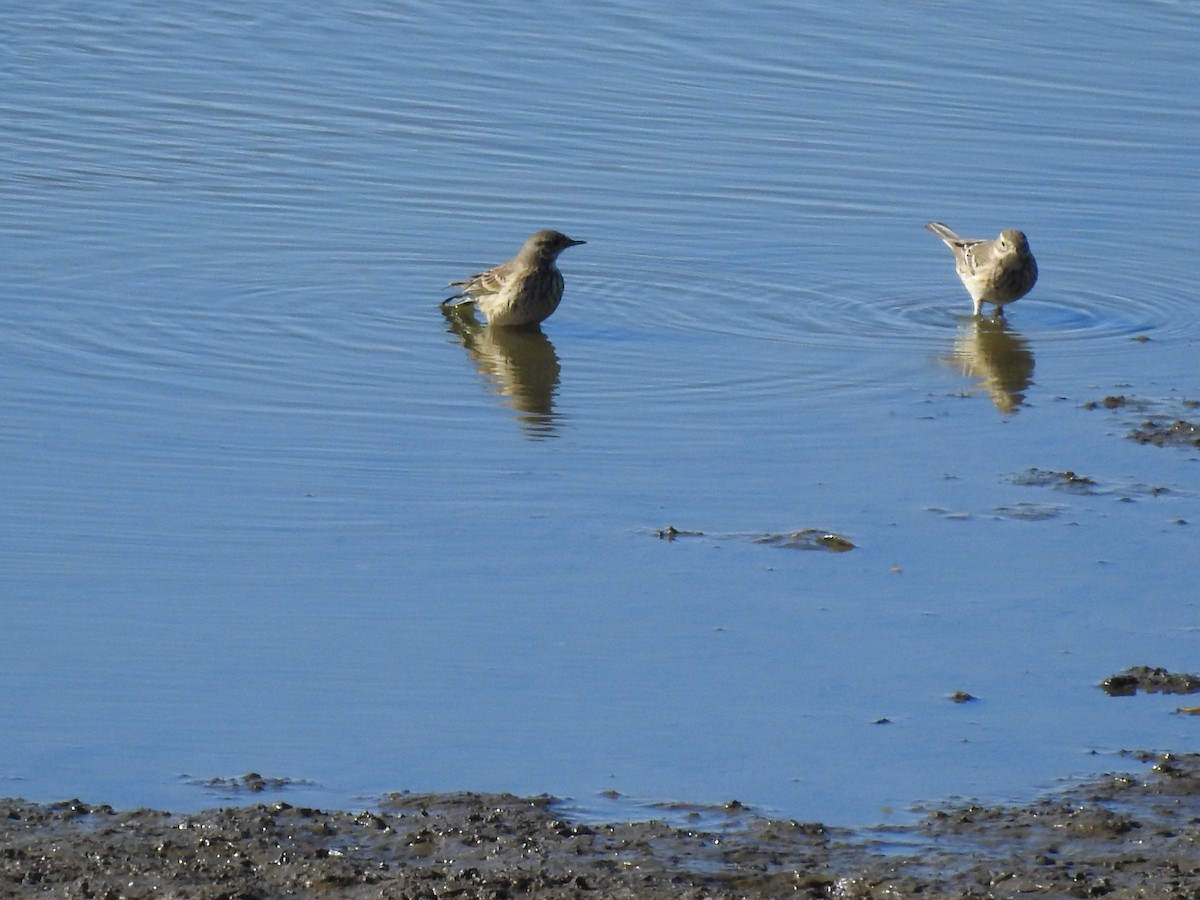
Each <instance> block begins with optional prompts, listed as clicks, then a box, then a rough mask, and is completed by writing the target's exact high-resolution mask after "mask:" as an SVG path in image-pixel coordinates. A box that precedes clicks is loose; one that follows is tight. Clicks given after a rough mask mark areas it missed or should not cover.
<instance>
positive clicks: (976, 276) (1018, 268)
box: [925, 222, 1038, 316]
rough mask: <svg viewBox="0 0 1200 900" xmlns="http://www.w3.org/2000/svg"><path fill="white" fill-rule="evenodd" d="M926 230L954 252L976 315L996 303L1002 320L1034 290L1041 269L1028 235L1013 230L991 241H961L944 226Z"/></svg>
mask: <svg viewBox="0 0 1200 900" xmlns="http://www.w3.org/2000/svg"><path fill="white" fill-rule="evenodd" d="M925 227H926V228H928V229H929V230H930V231H932V232H933V233H934V234H936V235H937V236H938V237H940V238H941V239H942V240H943V241H945V242H946V246H947V247H949V248H950V249H951V250H953V251H954V267H955V269H957V270H958V277H959V278H961V279H962V283H963V284H964V285H966V288H967V291H968V292H969V293H970V294H971V300H972V301H974V303H975V315H979V312H980V310H981V309H982V308H983V304H984V303H994V304H995V305H996V315H998V316H1002V315H1004V306H1005V304H1008V303H1012V302H1013V301H1014V300H1020V299H1021V298H1022V297H1024V296H1025V295H1026V294H1028V293H1029V292H1030V291H1031V290H1033V286H1034V284H1035V283H1036V282H1037V277H1038V269H1037V263H1036V262H1035V261H1034V259H1033V254H1032V253H1031V252H1030V251H1029V241H1028V240H1026V239H1025V234H1024V232H1021V231H1017V230H1016V229H1013V228H1010V229H1008V230H1007V231H1002V232H1000V236H999V237H998V238H996V239H995V240H994V241H991V240H983V239H978V238H961V237H959V236H958V235H957V234H955V233H954V232H953V231H951V230H950V229H949V228H948V227H947V226H945V225H943V224H942V223H941V222H930V223H929V224H928V225H926V226H925Z"/></svg>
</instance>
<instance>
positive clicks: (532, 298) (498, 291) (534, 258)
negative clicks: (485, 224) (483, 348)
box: [442, 230, 587, 326]
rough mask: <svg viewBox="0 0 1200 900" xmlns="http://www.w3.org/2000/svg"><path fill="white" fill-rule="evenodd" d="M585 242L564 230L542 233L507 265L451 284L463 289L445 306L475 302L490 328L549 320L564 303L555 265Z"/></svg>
mask: <svg viewBox="0 0 1200 900" xmlns="http://www.w3.org/2000/svg"><path fill="white" fill-rule="evenodd" d="M584 243H587V242H586V241H577V240H574V239H573V238H569V237H567V236H566V235H565V234H563V233H562V232H561V231H550V230H546V231H539V232H538V233H537V234H534V235H532V236H531V237H530V238H529V240H527V241H526V242H525V245H524V246H523V247H522V248H521V252H520V253H518V254H517V255H516V256H514V257H513V258H512V259H510V260H509V261H508V262H503V263H500V265H498V266H495V267H494V268H491V269H488V270H487V271H486V272H480V273H479V274H478V275H472V276H470V277H469V278H465V279H463V280H462V281H452V282H450V287H456V288H460V290H459V292H458V293H457V294H454V295H453V296H451V297H447V298H446V299H445V300H443V301H442V304H443V305H444V306H458V305H459V304H462V303H474V304H475V305H476V306H477V307H479V310H480V311H481V312H482V313H483V314H484V316H485V317H486V318H487V321H488V324H489V325H504V326H520V325H536V324H538V323H539V322H542V321H544V320H545V319H547V318H549V316H550V315H551V313H553V312H554V311H555V310H556V309H558V304H559V303H560V302H561V301H562V295H563V277H562V272H560V271H558V266H557V265H556V264H555V262H556V260H557V259H558V255H559V254H560V253H562V252H563V251H564V250H566V249H567V248H568V247H576V246H578V245H580V244H584Z"/></svg>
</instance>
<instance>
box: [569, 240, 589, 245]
mask: <svg viewBox="0 0 1200 900" xmlns="http://www.w3.org/2000/svg"><path fill="white" fill-rule="evenodd" d="M586 243H587V241H577V240H574V239H572V240H571V243H570V244H569V245H568V246H571V247H578V246H579V245H580V244H586Z"/></svg>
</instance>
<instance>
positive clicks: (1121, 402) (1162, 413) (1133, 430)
mask: <svg viewBox="0 0 1200 900" xmlns="http://www.w3.org/2000/svg"><path fill="white" fill-rule="evenodd" d="M1083 408H1084V409H1093V410H1095V409H1106V410H1123V411H1124V412H1125V413H1126V414H1128V413H1131V412H1132V413H1138V414H1139V418H1140V421H1138V422H1137V423H1136V424H1132V423H1131V427H1130V430H1129V432H1128V434H1127V437H1129V439H1130V440H1133V441H1136V442H1137V443H1139V444H1153V445H1154V446H1155V447H1187V448H1195V447H1200V422H1197V421H1194V420H1193V419H1188V418H1184V417H1185V416H1188V415H1191V414H1192V413H1193V412H1194V411H1195V410H1197V409H1200V400H1190V399H1182V400H1179V399H1167V400H1149V399H1146V398H1142V397H1129V396H1126V395H1125V394H1110V395H1109V396H1106V397H1104V398H1103V399H1100V400H1092V401H1089V402H1088V403H1085V404H1083ZM1193 418H1194V417H1193Z"/></svg>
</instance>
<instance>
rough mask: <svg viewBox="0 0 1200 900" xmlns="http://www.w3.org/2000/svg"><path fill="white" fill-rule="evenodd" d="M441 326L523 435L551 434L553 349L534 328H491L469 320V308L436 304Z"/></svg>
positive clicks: (472, 316)
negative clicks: (513, 417) (508, 410)
mask: <svg viewBox="0 0 1200 900" xmlns="http://www.w3.org/2000/svg"><path fill="white" fill-rule="evenodd" d="M442 315H444V316H445V317H446V325H447V330H448V331H450V332H451V333H452V334H454V335H455V336H457V337H458V339H459V341H460V342H461V343H462V345H463V346H464V347H466V349H467V354H468V355H469V356H470V357H471V361H472V362H473V363H475V368H476V369H478V370H479V374H481V375H482V376H484V378H485V379H486V380H487V382H488V383H489V384H490V385H491V387H492V389H493V390H494V391H495V392H496V393H497V394H499V395H500V396H501V397H505V398H507V400H508V405H509V406H510V407H511V408H512V409H513V410H515V411H516V413H517V421H519V422H520V423H521V427H522V429H523V430H524V432H525V434H526V436H527V437H529V438H532V439H534V440H543V439H545V438H550V437H554V436H555V434H556V432H557V428H558V422H559V417H558V416H557V415H556V414H555V412H554V393H555V391H556V390H557V389H558V373H559V370H560V366H559V363H558V353H556V352H555V350H554V345H553V344H552V343H550V339H549V338H548V337H546V335H545V334H544V333H543V332H542V330H541V328H539V327H538V326H536V325H535V326H532V327H529V328H493V327H491V326H489V325H484V324H482V323H480V321H479V320H478V319H477V318H475V313H474V311H473V309H472V308H471V307H469V306H455V307H442Z"/></svg>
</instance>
